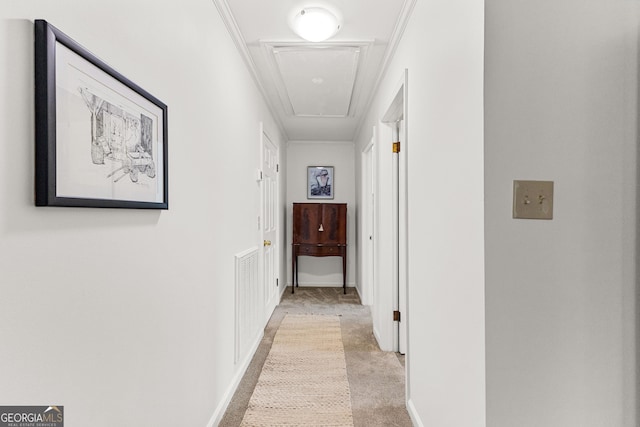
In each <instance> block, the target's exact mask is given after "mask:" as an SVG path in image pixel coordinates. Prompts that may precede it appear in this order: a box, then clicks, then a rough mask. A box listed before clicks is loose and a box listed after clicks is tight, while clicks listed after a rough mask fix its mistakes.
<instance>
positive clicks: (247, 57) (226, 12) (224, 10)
mask: <svg viewBox="0 0 640 427" xmlns="http://www.w3.org/2000/svg"><path fill="white" fill-rule="evenodd" d="M213 4H214V5H215V6H216V9H218V13H219V14H220V18H222V22H224V25H225V26H226V27H227V31H229V35H230V36H231V40H233V43H234V44H235V46H236V49H237V50H238V53H239V54H240V57H241V58H242V60H243V61H244V63H245V64H246V66H247V68H248V69H249V74H251V77H252V78H253V81H254V82H255V84H256V86H257V87H258V90H259V91H260V94H261V95H262V98H263V99H264V101H265V103H266V104H267V108H268V109H269V112H270V113H271V116H272V117H273V120H274V121H275V122H276V124H277V126H278V129H279V130H280V132H281V133H282V137H283V138H284V140H285V141H286V140H288V139H289V136H288V135H287V131H286V130H285V128H284V125H283V123H282V120H280V115H278V114H277V112H276V109H275V106H274V105H273V104H272V103H271V100H270V99H269V95H268V93H267V90H266V89H265V87H264V85H263V84H262V81H261V80H260V77H259V74H258V70H257V68H256V64H255V62H253V58H252V57H251V54H250V53H249V49H248V48H247V43H246V41H245V39H244V37H243V36H242V33H241V32H240V27H238V23H237V22H236V20H235V18H234V17H233V13H232V12H231V8H230V7H229V4H228V3H227V1H226V0H213Z"/></svg>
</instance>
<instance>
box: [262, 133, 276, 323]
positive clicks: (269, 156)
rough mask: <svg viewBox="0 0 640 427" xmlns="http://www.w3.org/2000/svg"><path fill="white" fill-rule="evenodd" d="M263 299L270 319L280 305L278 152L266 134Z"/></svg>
mask: <svg viewBox="0 0 640 427" xmlns="http://www.w3.org/2000/svg"><path fill="white" fill-rule="evenodd" d="M261 140H262V143H261V145H262V168H261V169H262V221H261V222H262V239H263V251H262V253H263V257H262V259H263V263H262V266H263V269H264V271H263V278H264V283H263V286H264V288H263V295H264V305H265V313H266V319H265V320H268V319H269V317H271V313H273V310H274V309H275V307H276V305H277V303H278V295H279V292H278V285H279V280H278V208H277V207H278V188H279V187H278V168H279V166H278V148H277V147H276V146H275V144H274V143H273V142H272V141H271V139H269V137H268V136H267V134H266V133H264V132H262V138H261Z"/></svg>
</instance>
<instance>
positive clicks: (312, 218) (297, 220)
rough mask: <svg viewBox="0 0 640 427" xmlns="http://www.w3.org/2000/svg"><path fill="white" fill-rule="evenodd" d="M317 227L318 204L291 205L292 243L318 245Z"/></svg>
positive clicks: (318, 222)
mask: <svg viewBox="0 0 640 427" xmlns="http://www.w3.org/2000/svg"><path fill="white" fill-rule="evenodd" d="M319 225H320V212H319V206H318V204H316V203H297V204H294V205H293V243H309V244H315V243H318V239H319V237H318V227H319Z"/></svg>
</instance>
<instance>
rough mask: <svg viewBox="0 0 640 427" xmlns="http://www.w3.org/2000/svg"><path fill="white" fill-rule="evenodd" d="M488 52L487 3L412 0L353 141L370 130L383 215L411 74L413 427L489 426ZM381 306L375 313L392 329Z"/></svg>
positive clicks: (364, 138) (360, 143)
mask: <svg viewBox="0 0 640 427" xmlns="http://www.w3.org/2000/svg"><path fill="white" fill-rule="evenodd" d="M483 49H484V4H483V2H481V1H476V0H446V1H445V0H426V1H417V2H416V4H415V9H414V12H413V15H412V16H411V19H410V22H409V25H408V27H407V29H406V30H405V33H404V35H403V37H402V40H401V42H400V44H399V47H398V51H397V52H396V54H395V56H394V57H393V60H392V63H391V65H390V67H389V69H388V72H387V74H386V77H385V78H384V80H383V82H382V84H381V86H380V88H379V90H378V92H377V95H376V97H375V100H374V104H373V106H372V108H371V110H370V112H369V114H368V116H367V119H366V120H365V121H364V123H363V125H362V127H361V132H360V134H359V136H358V138H357V145H356V147H357V148H356V152H357V153H358V154H359V153H360V152H361V151H362V149H363V148H364V147H365V146H366V145H367V144H368V143H369V142H370V140H371V132H372V128H373V127H374V126H376V128H377V135H378V141H377V144H376V147H377V148H376V149H377V150H378V151H377V154H378V165H379V167H380V170H379V172H380V173H381V174H382V175H380V176H381V180H380V182H381V183H382V185H381V187H380V188H379V189H378V190H379V191H378V193H377V196H378V206H379V207H380V212H379V215H378V220H383V218H384V217H390V213H389V212H390V209H391V205H390V202H391V199H390V188H389V187H388V185H387V183H388V181H389V180H385V177H388V176H389V173H390V172H389V171H390V168H391V166H390V165H391V156H392V155H391V144H390V139H389V138H386V137H385V135H386V133H385V130H386V129H388V128H387V127H386V125H383V124H381V123H380V119H381V117H382V116H383V114H384V113H385V111H386V110H387V107H388V106H389V103H390V102H391V99H392V97H393V96H394V95H395V93H396V91H397V89H398V82H399V80H400V78H401V77H402V75H403V72H404V69H405V68H407V69H408V70H409V71H408V89H409V94H408V117H407V130H408V135H407V142H406V144H405V147H404V148H403V149H405V150H407V155H408V166H407V169H408V171H407V176H408V200H409V202H408V203H409V206H408V227H409V236H408V239H409V242H408V246H409V248H408V249H409V268H408V269H409V271H408V280H409V292H408V301H409V307H408V313H407V315H408V321H409V349H408V354H407V366H408V378H407V381H408V393H409V410H410V412H411V413H412V415H413V416H414V417H415V418H414V421H415V422H416V425H418V426H421V425H424V426H455V427H458V426H465V427H477V426H484V425H485V377H484V372H485V344H484V343H485V333H484V219H483V214H484V201H483V192H484V190H483V162H484V161H483V93H482V92H483ZM360 158H361V156H359V155H357V156H356V160H357V162H358V171H357V172H356V176H357V177H360V176H361V174H360V160H359V159H360ZM384 227H385V223H384V222H382V223H381V224H380V230H379V234H378V240H377V241H380V242H381V243H382V245H384V244H385V243H386V242H388V241H389V240H386V238H385V237H384V236H382V233H389V230H385V229H384ZM387 228H388V226H387ZM385 236H386V234H385ZM387 246H388V245H387ZM379 249H380V248H379ZM384 259H385V258H381V260H384ZM380 279H381V278H380V277H378V280H380ZM381 284H382V286H385V287H386V283H385V280H384V278H382V281H381ZM381 289H382V288H381ZM381 292H384V291H382V290H381ZM379 299H380V301H381V303H385V302H386V303H390V301H391V298H390V297H389V296H388V295H386V294H385V295H382V296H380V297H379ZM385 310H388V311H385ZM385 310H382V312H381V313H380V314H379V315H380V316H381V318H382V319H387V321H386V322H385V324H387V325H390V324H391V322H390V320H391V307H386V308H385ZM403 316H404V315H403ZM374 321H375V319H374ZM383 333H385V332H383Z"/></svg>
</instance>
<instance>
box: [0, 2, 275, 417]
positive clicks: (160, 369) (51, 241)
mask: <svg viewBox="0 0 640 427" xmlns="http://www.w3.org/2000/svg"><path fill="white" fill-rule="evenodd" d="M35 18H41V19H46V20H48V21H49V22H51V23H52V24H53V25H55V26H56V27H58V28H59V29H60V30H62V31H63V32H65V33H67V34H68V35H69V36H71V37H72V38H74V39H75V40H76V41H78V42H79V43H80V44H82V45H84V46H85V47H87V48H88V49H89V50H91V51H92V52H93V53H94V54H96V55H97V56H99V57H100V58H101V59H103V60H104V61H106V62H107V63H109V64H110V65H111V66H113V67H114V68H115V69H117V70H118V71H120V72H121V73H122V74H124V75H125V76H127V77H128V78H130V79H131V80H132V81H134V82H136V83H138V84H139V85H140V86H142V87H143V88H145V89H146V90H148V91H149V92H150V93H152V94H153V95H155V96H157V97H158V98H159V99H161V100H162V101H164V102H165V103H166V104H168V106H169V116H168V127H169V182H170V184H169V206H170V209H169V210H168V211H162V212H160V211H144V210H116V209H111V210H109V209H81V208H36V207H35V206H34V201H33V188H34V166H33V165H34V131H33V129H34V113H33V111H34V102H33V85H34V83H33V75H34V70H33V62H34V60H33V50H34V49H33V22H32V20H33V19H35ZM261 121H264V122H265V129H266V130H267V131H268V132H269V135H270V136H271V138H272V139H273V140H274V141H275V142H276V143H279V144H280V147H281V149H280V155H281V157H282V158H281V164H282V165H284V163H285V158H284V154H285V152H286V151H285V149H284V146H283V144H282V138H281V136H280V134H279V131H278V129H277V127H276V126H275V124H274V121H273V120H272V118H271V116H270V114H269V112H268V110H267V108H266V107H265V104H264V102H263V99H262V97H261V95H260V93H259V92H258V91H257V89H256V86H255V84H254V82H253V80H252V79H251V77H250V75H249V74H248V72H247V69H246V66H245V64H244V63H243V61H242V60H241V58H240V56H239V55H238V52H237V50H236V48H235V46H234V44H233V42H232V41H231V39H230V37H229V34H228V32H227V30H226V28H225V27H224V24H223V23H222V21H221V20H220V18H219V15H218V12H217V11H216V9H215V6H214V4H213V3H212V2H211V1H210V0H184V1H181V2H179V3H178V2H157V1H150V0H137V1H133V2H132V1H129V0H111V1H109V2H93V1H92V2H82V1H68V0H22V1H19V2H4V4H3V5H2V7H0V200H1V202H0V378H1V380H0V402H1V403H2V404H3V405H11V404H14V405H43V404H47V403H51V404H59V405H64V406H65V415H66V417H67V424H68V425H69V426H82V425H91V426H96V427H100V426H104V427H111V426H113V425H120V426H151V425H153V426H159V427H162V426H166V427H169V426H205V425H207V423H208V422H209V421H210V419H211V418H212V415H213V414H214V413H215V411H216V410H218V411H219V410H220V409H221V405H222V404H223V403H224V400H225V398H226V397H230V396H228V395H227V394H226V393H228V392H229V387H230V385H231V384H232V383H233V381H234V378H235V377H236V375H237V374H238V373H239V367H238V366H234V351H233V349H234V332H233V320H232V319H233V318H234V313H233V306H234V304H233V301H234V286H233V284H234V254H235V253H238V252H241V251H243V250H245V249H248V248H251V247H254V246H256V245H258V244H259V243H260V242H261V240H260V238H261V236H260V233H259V231H258V230H257V227H256V218H257V215H258V214H259V209H260V206H259V192H258V191H259V186H258V184H257V183H256V179H255V170H256V169H257V168H258V167H259V137H260V128H259V122H261ZM281 184H282V188H281V191H282V194H283V195H284V185H285V184H286V182H285V179H284V178H283V179H282V180H281ZM281 200H282V203H283V206H282V210H284V201H285V198H284V197H282V198H281ZM282 221H284V216H283V217H282ZM281 234H282V235H281V240H280V241H284V226H282V227H281ZM281 277H285V276H284V275H283V272H281ZM114 420H117V421H114Z"/></svg>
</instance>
